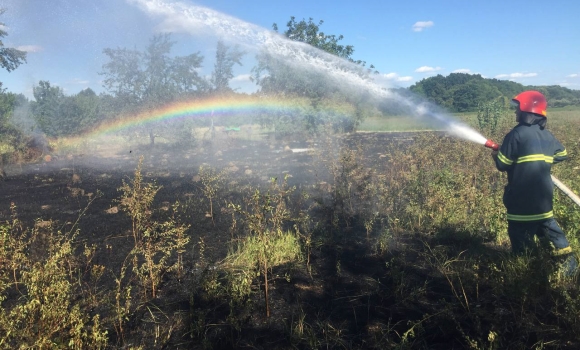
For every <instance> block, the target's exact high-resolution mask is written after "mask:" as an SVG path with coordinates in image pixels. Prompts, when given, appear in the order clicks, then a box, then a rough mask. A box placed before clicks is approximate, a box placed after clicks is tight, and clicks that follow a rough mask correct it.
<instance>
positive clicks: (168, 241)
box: [119, 157, 189, 299]
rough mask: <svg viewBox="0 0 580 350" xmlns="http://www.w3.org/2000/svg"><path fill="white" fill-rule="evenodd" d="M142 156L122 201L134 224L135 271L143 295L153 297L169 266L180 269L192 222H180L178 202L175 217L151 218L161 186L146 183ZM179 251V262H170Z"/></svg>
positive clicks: (131, 254) (132, 252)
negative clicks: (184, 223) (157, 219)
mask: <svg viewBox="0 0 580 350" xmlns="http://www.w3.org/2000/svg"><path fill="white" fill-rule="evenodd" d="M142 165H143V157H141V158H140V159H139V164H138V166H137V169H135V174H134V175H135V177H134V178H133V180H132V181H131V183H126V182H125V181H123V186H121V188H120V189H119V190H120V191H122V195H121V198H120V199H119V202H120V203H121V208H122V209H123V210H124V211H126V212H127V213H128V214H129V216H130V217H131V222H132V228H133V239H134V241H135V247H134V248H133V250H132V251H131V253H130V256H131V257H132V267H133V273H134V275H135V276H137V277H138V279H139V280H140V281H141V284H142V287H143V292H144V299H147V295H148V292H150V293H151V297H152V298H155V297H156V296H157V288H158V286H159V284H160V283H161V277H162V276H163V275H164V274H165V273H166V272H167V271H169V270H171V269H176V270H177V271H181V270H182V269H183V266H181V265H179V264H180V262H181V260H182V259H181V255H182V254H183V252H184V250H183V249H184V247H185V245H187V243H188V242H189V238H188V237H186V236H185V232H186V231H187V229H188V228H189V226H185V225H181V224H179V223H178V222H177V219H176V217H175V213H176V212H177V209H178V208H179V203H175V204H174V205H173V207H172V213H173V215H174V216H173V217H171V218H170V219H168V220H167V221H164V222H158V221H156V220H153V219H152V216H153V208H152V204H153V200H154V198H155V195H156V194H157V192H158V191H159V189H160V187H159V186H157V185H155V184H151V183H145V182H144V181H143V175H142V174H141V168H142ZM174 253H177V255H178V257H177V264H176V265H173V266H172V265H171V264H170V258H171V257H172V256H173V254H174Z"/></svg>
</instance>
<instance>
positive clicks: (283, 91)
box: [252, 17, 373, 131]
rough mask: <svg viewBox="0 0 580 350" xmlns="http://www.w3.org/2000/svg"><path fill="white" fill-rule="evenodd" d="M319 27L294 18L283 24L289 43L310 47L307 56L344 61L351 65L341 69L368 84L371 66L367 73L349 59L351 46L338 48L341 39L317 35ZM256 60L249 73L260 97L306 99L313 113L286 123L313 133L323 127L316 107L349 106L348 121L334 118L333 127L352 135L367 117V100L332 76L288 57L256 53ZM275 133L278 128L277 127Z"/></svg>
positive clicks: (360, 64) (319, 24) (360, 93)
mask: <svg viewBox="0 0 580 350" xmlns="http://www.w3.org/2000/svg"><path fill="white" fill-rule="evenodd" d="M322 23H323V22H322V21H320V22H319V23H318V24H316V23H314V22H313V21H312V19H310V20H309V22H306V21H305V20H302V21H300V22H297V21H296V20H295V18H294V17H291V19H290V21H289V22H288V23H287V27H288V29H287V30H286V31H285V33H284V34H285V36H286V37H287V38H289V39H290V40H294V41H299V42H304V43H306V44H309V45H311V46H312V49H311V52H309V53H308V54H311V55H313V56H316V55H318V54H319V53H320V52H319V51H318V49H319V50H322V51H325V52H327V53H329V54H331V55H335V56H338V57H340V58H342V59H344V60H345V63H347V62H346V61H348V62H350V63H354V64H345V65H344V67H342V69H344V70H348V71H349V72H350V73H352V74H354V75H357V76H360V78H361V79H363V80H364V79H369V80H370V75H371V74H372V73H373V71H372V69H373V66H372V65H371V66H370V69H365V68H364V65H365V62H363V61H354V60H353V59H352V58H351V56H352V54H353V52H354V48H353V47H352V46H351V45H341V44H339V41H340V40H342V39H343V37H342V36H338V37H337V36H335V35H327V34H325V33H323V32H322V31H320V26H321V25H322ZM274 29H275V30H277V25H276V24H274ZM257 60H258V64H257V65H256V66H255V67H254V68H253V69H252V73H253V78H254V80H255V81H256V84H257V85H259V86H260V87H261V90H260V93H261V94H264V95H267V96H280V97H283V98H286V97H291V98H294V97H299V98H307V99H309V100H310V104H311V105H312V107H313V108H314V110H315V113H307V114H303V115H301V116H300V120H292V121H288V123H294V125H296V124H298V125H303V126H304V127H305V130H308V131H313V130H314V131H315V130H316V129H317V127H318V126H319V125H323V124H325V123H324V119H321V117H323V115H320V114H324V112H322V110H321V109H319V107H318V106H319V105H324V104H326V103H328V101H331V102H332V103H338V104H341V105H344V104H350V105H351V106H352V107H354V112H353V113H351V114H350V117H349V118H337V116H334V119H333V121H336V123H335V124H336V125H335V127H336V128H337V129H341V130H345V131H353V130H355V129H356V127H357V126H358V124H359V123H360V121H361V120H362V119H363V118H364V117H365V116H367V115H368V113H369V110H368V106H369V104H370V103H369V101H370V96H367V95H366V94H365V93H362V92H361V91H353V90H354V89H351V88H350V87H349V86H347V85H345V84H343V82H342V81H339V79H337V77H334V76H332V74H328V73H326V72H322V71H318V70H316V69H309V68H307V67H304V66H300V65H298V66H297V65H295V63H294V62H293V60H292V57H282V58H281V57H278V56H276V55H275V54H272V53H270V52H262V53H260V54H259V55H258V56H257ZM287 120H288V119H287ZM282 127H283V124H282ZM278 129H281V128H280V127H278Z"/></svg>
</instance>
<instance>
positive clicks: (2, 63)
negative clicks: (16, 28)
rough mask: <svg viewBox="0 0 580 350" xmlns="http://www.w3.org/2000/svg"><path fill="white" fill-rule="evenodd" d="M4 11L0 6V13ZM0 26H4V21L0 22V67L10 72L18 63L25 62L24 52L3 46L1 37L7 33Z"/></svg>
mask: <svg viewBox="0 0 580 350" xmlns="http://www.w3.org/2000/svg"><path fill="white" fill-rule="evenodd" d="M4 12H6V9H2V8H0V15H1V14H3V13H4ZM2 28H4V23H0V67H2V68H4V69H6V70H7V71H9V72H11V71H13V70H15V69H16V68H17V67H18V66H19V65H20V64H22V63H24V62H26V52H24V51H20V50H17V49H13V48H5V47H4V43H3V42H2V40H1V38H3V37H5V36H6V35H8V33H7V32H6V31H5V30H3V29H2Z"/></svg>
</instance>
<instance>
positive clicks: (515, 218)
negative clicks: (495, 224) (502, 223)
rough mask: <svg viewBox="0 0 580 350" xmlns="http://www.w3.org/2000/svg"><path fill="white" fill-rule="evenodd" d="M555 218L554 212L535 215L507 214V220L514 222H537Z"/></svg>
mask: <svg viewBox="0 0 580 350" xmlns="http://www.w3.org/2000/svg"><path fill="white" fill-rule="evenodd" d="M551 217H554V212H553V211H549V212H547V213H544V214H533V215H516V214H510V213H508V214H507V219H508V220H512V221H537V220H544V219H549V218H551Z"/></svg>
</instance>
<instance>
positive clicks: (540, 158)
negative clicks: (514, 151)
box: [516, 154, 554, 163]
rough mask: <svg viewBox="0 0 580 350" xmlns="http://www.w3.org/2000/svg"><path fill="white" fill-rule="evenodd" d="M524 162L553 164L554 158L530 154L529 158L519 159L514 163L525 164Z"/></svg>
mask: <svg viewBox="0 0 580 350" xmlns="http://www.w3.org/2000/svg"><path fill="white" fill-rule="evenodd" d="M525 162H546V163H554V157H550V156H546V155H544V154H530V155H529V156H523V157H519V158H518V159H517V160H516V163H525Z"/></svg>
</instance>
